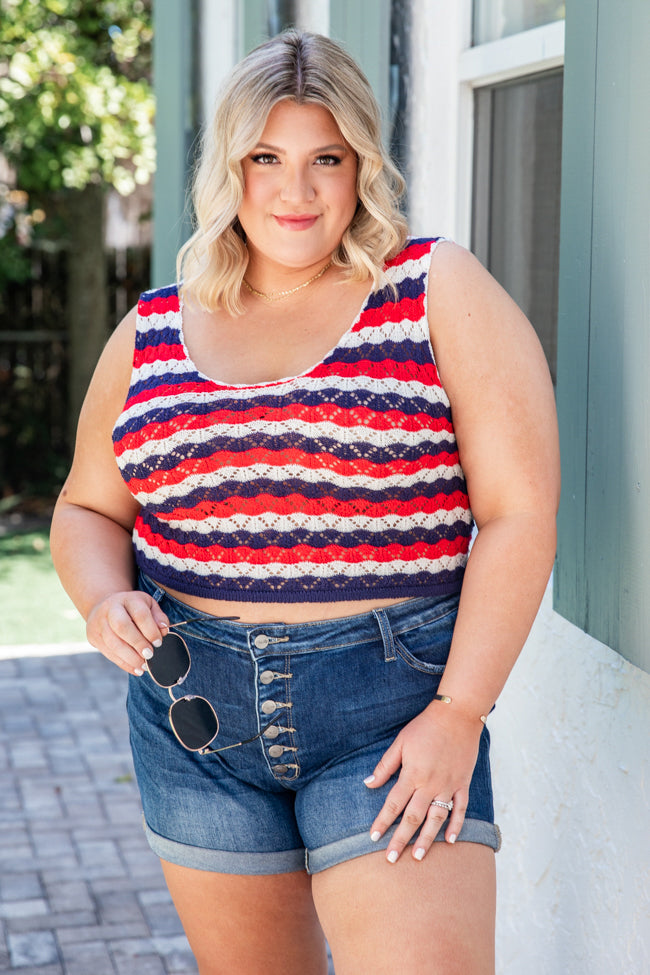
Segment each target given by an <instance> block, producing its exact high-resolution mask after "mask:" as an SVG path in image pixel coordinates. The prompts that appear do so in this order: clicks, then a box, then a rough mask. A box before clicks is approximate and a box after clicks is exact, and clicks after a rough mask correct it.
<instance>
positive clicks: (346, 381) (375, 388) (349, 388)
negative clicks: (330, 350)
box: [116, 376, 446, 429]
mask: <svg viewBox="0 0 650 975" xmlns="http://www.w3.org/2000/svg"><path fill="white" fill-rule="evenodd" d="M325 382H326V387H327V390H328V391H329V390H332V391H333V392H334V393H337V392H341V393H346V394H350V393H352V396H354V395H355V394H357V393H358V392H367V393H371V394H374V395H375V396H379V397H382V396H386V395H389V394H391V393H394V394H396V395H397V396H400V397H402V398H404V399H411V398H415V397H417V398H419V399H423V400H425V401H427V402H429V403H432V404H435V403H438V402H442V403H443V404H445V405H446V396H445V394H444V392H443V391H442V389H441V388H440V387H437V386H428V385H426V384H425V383H421V382H418V381H417V380H416V379H410V380H408V381H406V380H400V379H393V378H386V379H381V380H380V379H375V378H373V377H371V376H355V377H353V378H352V377H346V376H329V377H328V378H327V381H325V380H324V379H323V378H320V379H319V378H315V377H302V378H301V380H300V387H299V389H300V393H302V391H303V390H304V391H305V392H306V393H310V392H314V391H315V392H317V393H320V394H321V396H322V398H323V401H325V396H324V395H323V387H324V385H325ZM288 386H289V384H288V383H287V384H286V387H288ZM273 392H274V389H273V387H270V388H269V387H264V386H253V387H245V388H242V387H236V388H235V389H219V390H214V389H205V390H202V391H200V392H187V393H184V394H183V403H182V406H183V409H187V408H188V407H190V406H191V405H192V404H193V403H196V404H199V405H201V404H205V403H214V408H215V409H219V408H220V404H219V399H218V398H217V397H228V398H230V399H234V400H237V401H238V402H240V403H241V404H242V408H245V404H246V401H247V400H255V399H258V398H260V397H261V396H264V395H266V394H269V395H273ZM300 393H299V392H297V391H296V392H291V395H292V398H293V401H295V402H298V403H299V402H300ZM327 401H328V402H329V401H330V398H329V396H328V397H327ZM178 405H179V397H178V394H174V395H166V396H165V395H159V396H153V397H151V398H150V399H148V400H145V401H141V402H139V403H133V404H132V405H131V406H129V408H128V409H126V410H124V412H123V413H122V414H121V415H120V417H119V419H118V423H117V425H116V428H117V429H119V428H121V427H122V426H123V425H124V424H125V423H126V422H127V421H128V420H130V419H133V418H136V417H139V416H143V415H144V414H146V413H149V412H152V413H154V412H155V411H156V410H161V411H166V410H169V409H172V410H173V409H174V408H176V409H177V408H178ZM334 405H336V404H334ZM278 407H280V408H281V407H282V403H281V402H279V403H278ZM161 419H162V420H163V421H164V420H165V417H162V418H161Z"/></svg>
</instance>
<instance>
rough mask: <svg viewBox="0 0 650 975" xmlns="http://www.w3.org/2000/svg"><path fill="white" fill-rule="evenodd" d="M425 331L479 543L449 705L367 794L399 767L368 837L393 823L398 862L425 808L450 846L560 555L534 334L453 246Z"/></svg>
mask: <svg viewBox="0 0 650 975" xmlns="http://www.w3.org/2000/svg"><path fill="white" fill-rule="evenodd" d="M429 323H430V328H431V339H432V343H433V347H434V351H435V355H436V362H437V364H438V369H439V372H440V376H441V379H442V382H443V385H444V387H445V390H446V391H447V394H448V396H449V399H450V402H451V407H452V413H453V421H454V430H455V433H456V438H457V441H458V449H459V454H460V458H461V464H462V467H463V470H464V472H465V476H466V479H467V486H468V492H469V498H470V505H471V508H472V512H473V514H474V518H475V521H476V525H477V528H478V535H477V537H476V539H475V541H474V544H473V546H472V549H471V552H470V557H469V560H468V563H467V568H466V572H465V578H464V581H463V587H462V591H461V599H460V605H459V610H458V618H457V621H456V626H455V629H454V636H453V640H452V645H451V650H450V654H449V660H448V663H447V666H446V668H445V672H444V675H443V677H442V680H441V683H440V687H439V693H440V694H443V695H446V696H448V697H449V698H451V703H450V704H446V703H442V702H439V701H434V702H432V703H431V704H430V705H429V707H428V708H427V709H426V710H425V711H424V712H423V713H422V714H421V715H419V716H418V717H417V718H416V719H415V720H414V721H412V722H411V723H410V724H409V725H407V726H406V728H404V729H403V731H402V732H401V733H400V735H398V737H397V738H396V740H395V742H394V743H393V745H392V746H391V747H390V748H389V749H388V751H387V752H386V753H385V755H384V756H383V759H382V761H381V762H380V764H379V765H378V767H377V768H376V769H375V771H374V780H373V781H372V782H371V783H370V785H371V787H373V788H374V787H377V786H380V785H383V784H384V783H385V782H386V781H387V780H388V779H389V778H390V776H391V775H393V774H394V773H395V772H396V771H398V769H400V766H401V772H400V775H399V778H398V781H397V783H396V784H395V786H394V787H393V788H392V789H391V791H390V793H389V795H388V797H387V799H386V802H385V804H384V806H383V808H382V810H381V812H380V814H379V816H378V817H377V819H376V821H375V823H374V824H373V826H372V832H376V833H379V834H380V835H381V834H382V833H383V832H384V831H385V830H386V829H387V828H388V826H389V825H391V824H392V823H393V822H394V820H395V819H396V818H397V817H398V816H399V815H400V814H402V822H401V824H400V825H399V826H398V828H397V830H396V832H395V834H394V836H393V838H392V840H391V843H390V845H389V849H388V854H389V855H390V853H391V851H396V852H397V854H398V855H399V853H401V851H402V850H403V848H404V846H405V845H406V844H407V843H408V841H409V840H410V839H411V837H412V836H413V835H414V833H415V832H416V831H417V829H418V828H419V827H420V826H421V825H422V824H423V823H424V826H422V830H421V832H420V835H419V838H418V842H417V843H416V844H415V847H416V849H418V850H420V851H421V850H422V849H424V850H425V852H426V850H428V849H429V847H430V845H431V843H432V842H433V839H434V838H435V836H436V834H437V832H438V830H439V828H440V826H441V824H442V822H443V821H444V819H445V816H446V812H445V811H444V810H442V809H439V808H438V807H431V812H429V809H430V803H431V801H432V800H433V799H434V798H439V799H443V800H445V801H448V800H449V799H451V798H453V800H454V809H453V812H452V814H451V817H450V821H449V824H448V826H447V829H446V833H445V836H446V838H447V839H448V840H451V841H452V842H453V839H452V837H453V838H454V839H455V837H456V836H457V835H458V832H459V830H460V827H461V826H462V823H463V820H464V815H465V809H466V807H467V800H468V794H469V782H470V780H471V776H472V771H473V768H474V764H475V761H476V756H477V752H478V741H479V737H480V732H481V728H482V724H481V715H486V714H487V713H488V712H489V711H490V709H491V707H492V705H493V704H494V702H495V701H496V699H497V697H498V696H499V693H500V692H501V690H502V688H503V685H504V684H505V682H506V679H507V677H508V675H509V673H510V671H511V669H512V667H513V665H514V663H515V661H516V659H517V656H518V655H519V652H520V651H521V648H522V646H523V644H524V642H525V640H526V637H527V636H528V633H529V630H530V627H531V625H532V623H533V620H534V619H535V615H536V613H537V610H538V608H539V604H540V602H541V599H542V596H543V594H544V590H545V587H546V584H547V582H548V578H549V575H550V572H551V569H552V566H553V558H554V554H555V518H556V513H557V505H558V500H559V483H560V474H559V469H560V468H559V450H558V436H557V423H556V416H555V403H554V396H553V388H552V384H551V380H550V376H549V371H548V367H547V364H546V360H545V358H544V354H543V351H542V349H541V346H540V344H539V341H538V339H537V336H536V335H535V332H534V330H533V328H532V326H531V325H530V323H529V322H528V321H527V319H526V318H525V316H524V315H523V313H522V312H521V311H520V309H519V308H518V307H517V306H516V305H515V304H514V302H513V301H512V300H511V299H510V298H509V297H508V295H507V294H506V293H505V292H504V291H503V289H502V288H501V287H500V286H499V285H498V284H497V282H496V281H494V279H493V278H492V277H491V276H490V275H489V274H488V273H487V271H485V269H484V268H483V267H482V266H481V265H480V264H479V262H478V261H476V260H475V258H473V257H472V255H471V254H469V253H468V252H467V251H465V250H463V249H462V248H460V247H457V246H456V245H454V244H451V243H444V244H442V245H440V246H439V248H438V249H437V250H436V253H435V255H434V257H433V261H432V268H431V274H430V282H429ZM425 817H426V819H425ZM422 855H423V854H421V853H419V854H418V856H419V857H421V856H422ZM393 859H394V855H393Z"/></svg>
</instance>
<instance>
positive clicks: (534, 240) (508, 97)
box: [472, 71, 562, 381]
mask: <svg viewBox="0 0 650 975" xmlns="http://www.w3.org/2000/svg"><path fill="white" fill-rule="evenodd" d="M561 133H562V72H561V71H552V72H545V73H544V74H540V75H533V76H528V77H525V78H523V79H518V80H515V81H508V82H506V83H504V84H500V85H490V86H486V87H483V88H477V89H476V91H475V94H474V180H473V184H474V185H473V206H472V250H473V251H474V253H475V254H476V256H477V257H478V258H479V260H480V261H481V262H482V263H483V264H485V266H486V267H487V268H489V270H490V272H491V273H492V274H493V275H494V276H495V278H496V279H497V281H499V283H500V284H502V285H503V287H504V288H505V289H506V291H507V292H508V293H509V294H510V295H511V296H512V297H513V298H514V299H515V301H516V302H517V304H518V305H519V306H520V307H521V308H522V309H523V311H524V312H525V314H526V315H527V316H528V318H529V319H530V320H531V322H532V323H533V325H534V327H535V329H536V330H537V333H538V335H539V337H540V340H541V342H542V345H543V347H544V351H545V352H546V356H547V359H548V362H549V366H550V368H551V372H552V374H553V380H554V381H555V368H556V358H557V293H558V262H559V239H560V170H561Z"/></svg>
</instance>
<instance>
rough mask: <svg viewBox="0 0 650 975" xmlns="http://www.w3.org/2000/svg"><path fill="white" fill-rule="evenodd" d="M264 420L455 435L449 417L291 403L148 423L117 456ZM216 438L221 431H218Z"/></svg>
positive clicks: (118, 449)
mask: <svg viewBox="0 0 650 975" xmlns="http://www.w3.org/2000/svg"><path fill="white" fill-rule="evenodd" d="M257 420H263V421H264V422H265V423H288V422H294V421H296V420H301V421H302V422H303V423H310V424H312V423H325V422H329V423H333V424H335V425H336V426H339V427H342V428H343V429H346V428H349V427H351V426H354V427H364V428H366V429H368V430H382V431H383V430H395V429H399V428H403V429H406V430H408V431H409V432H411V431H419V430H430V431H431V432H433V433H439V432H449V433H453V428H452V425H451V422H450V421H449V418H448V417H445V416H441V417H431V416H428V415H427V414H426V413H416V414H414V415H413V416H408V415H407V414H405V413H401V412H400V411H399V410H387V411H386V413H377V412H375V411H374V410H369V409H367V408H366V407H363V406H358V407H353V408H352V409H344V408H342V407H340V406H337V405H336V403H323V404H322V405H320V406H317V407H311V406H306V405H305V404H304V403H289V404H288V405H287V406H286V407H280V408H279V409H269V408H268V407H265V406H257V407H254V408H252V409H250V410H239V411H237V412H233V411H232V410H214V411H213V412H212V413H207V414H205V415H203V416H193V415H191V414H190V413H178V414H175V415H174V416H173V417H171V418H170V419H169V420H165V421H163V422H159V423H146V424H145V425H144V426H142V427H140V428H139V429H138V430H136V431H134V432H133V433H126V434H124V436H123V437H122V438H121V439H120V441H119V442H118V443H117V444H116V448H115V449H116V452H117V453H118V456H120V455H121V454H122V453H123V452H124V451H125V450H134V449H137V448H138V447H140V446H141V445H142V444H143V443H149V442H150V441H152V440H160V441H162V440H165V439H166V438H167V437H169V436H170V434H172V433H175V432H176V431H177V430H179V429H183V430H187V431H190V430H204V429H212V428H214V427H216V426H218V425H225V426H228V427H238V426H241V425H242V424H246V423H252V422H255V421H257ZM214 432H215V434H216V433H217V431H216V430H215V431H214Z"/></svg>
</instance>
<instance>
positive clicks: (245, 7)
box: [239, 0, 269, 58]
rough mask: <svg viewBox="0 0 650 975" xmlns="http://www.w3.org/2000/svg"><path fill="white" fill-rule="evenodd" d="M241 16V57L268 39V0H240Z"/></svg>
mask: <svg viewBox="0 0 650 975" xmlns="http://www.w3.org/2000/svg"><path fill="white" fill-rule="evenodd" d="M239 18H240V20H239V37H240V51H239V57H240V58H243V57H244V56H245V55H246V54H248V52H249V51H252V50H253V48H254V47H257V45H258V44H262V43H263V42H264V41H266V40H268V37H269V34H268V4H267V2H266V0H239Z"/></svg>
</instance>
